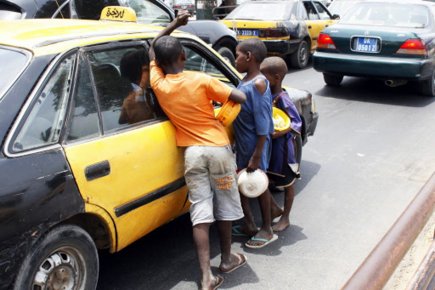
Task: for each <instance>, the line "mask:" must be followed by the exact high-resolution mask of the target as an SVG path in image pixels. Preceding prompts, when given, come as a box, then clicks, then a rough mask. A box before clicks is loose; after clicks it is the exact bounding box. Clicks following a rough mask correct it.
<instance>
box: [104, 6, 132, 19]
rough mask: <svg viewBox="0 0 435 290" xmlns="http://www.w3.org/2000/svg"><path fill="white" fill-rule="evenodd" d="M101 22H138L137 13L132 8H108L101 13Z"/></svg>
mask: <svg viewBox="0 0 435 290" xmlns="http://www.w3.org/2000/svg"><path fill="white" fill-rule="evenodd" d="M100 20H110V21H122V22H136V21H137V18H136V12H134V10H133V9H132V8H130V7H122V6H107V7H104V9H103V10H102V11H101V15H100Z"/></svg>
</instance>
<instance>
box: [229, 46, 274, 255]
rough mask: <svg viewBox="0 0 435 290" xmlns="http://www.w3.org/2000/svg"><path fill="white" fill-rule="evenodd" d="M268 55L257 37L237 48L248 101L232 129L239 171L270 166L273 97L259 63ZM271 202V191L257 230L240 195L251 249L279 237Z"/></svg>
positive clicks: (265, 198)
mask: <svg viewBox="0 0 435 290" xmlns="http://www.w3.org/2000/svg"><path fill="white" fill-rule="evenodd" d="M266 55H267V49H266V46H265V45H264V43H263V42H262V41H261V40H259V39H256V38H252V39H248V40H244V41H242V42H240V43H239V45H238V46H237V48H236V69H237V70H238V71H239V72H241V73H246V76H245V77H244V78H243V80H242V82H241V83H240V84H239V86H238V89H240V90H241V91H243V92H244V93H245V94H246V97H247V99H246V102H245V103H243V104H242V108H241V111H240V113H239V115H238V116H237V118H236V120H235V121H234V123H233V128H234V136H235V140H236V159H237V168H238V170H241V169H244V168H246V170H247V172H252V171H255V170H257V169H261V170H263V171H265V172H266V171H267V168H268V166H269V158H270V149H271V134H272V133H273V121H272V95H271V92H270V88H269V82H268V81H267V79H266V77H265V76H264V75H262V74H261V73H260V64H261V62H262V61H263V60H264V58H265V57H266ZM271 199H272V195H271V194H270V191H269V190H268V189H267V190H266V191H265V192H264V193H262V194H261V195H260V196H259V197H258V200H259V203H260V208H261V215H262V219H263V224H262V226H261V228H260V230H258V229H257V226H256V224H255V221H254V217H253V215H252V211H251V208H250V205H249V199H248V198H247V197H245V196H243V195H242V196H241V202H242V208H243V213H244V214H245V219H244V221H245V224H244V225H243V226H242V227H240V228H239V230H238V231H239V232H241V233H244V234H246V235H247V236H249V237H251V238H250V239H249V240H248V241H247V242H246V243H245V246H246V247H248V248H262V247H264V246H266V245H268V244H269V243H271V242H273V241H275V240H276V239H277V238H278V237H277V235H275V234H274V233H273V231H272V218H271V212H270V211H271V209H270V202H271ZM235 229H236V228H235ZM235 229H234V230H235ZM234 230H233V232H234Z"/></svg>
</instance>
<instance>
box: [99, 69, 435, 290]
mask: <svg viewBox="0 0 435 290" xmlns="http://www.w3.org/2000/svg"><path fill="white" fill-rule="evenodd" d="M285 84H286V85H288V86H292V87H296V88H300V89H306V90H309V91H311V92H312V94H313V95H314V96H315V100H316V103H317V108H318V111H319V114H320V118H319V123H318V125H317V130H316V133H315V135H314V136H312V137H310V138H309V141H308V143H307V144H306V145H305V146H304V148H303V162H302V170H301V172H302V179H301V180H300V181H298V182H297V183H296V185H295V188H296V194H297V196H296V199H295V202H294V205H293V210H292V213H291V223H292V225H291V227H290V228H289V229H288V230H287V231H285V232H284V233H282V234H280V235H279V240H278V241H276V242H274V243H273V244H271V245H270V246H268V247H266V248H264V249H259V250H251V249H246V248H244V247H243V243H244V242H245V239H240V238H237V239H235V240H234V243H233V249H234V250H235V251H240V252H244V253H245V254H246V255H247V256H248V265H247V266H244V267H243V268H241V269H240V270H237V271H235V272H233V273H231V274H228V275H225V276H224V277H225V282H224V284H223V286H222V288H221V289H240V290H244V289H255V290H257V289H258V290H263V289H297V290H299V289H303V290H319V289H327V290H329V289H339V288H340V287H341V286H342V285H343V284H344V283H345V282H346V280H347V279H348V278H349V277H350V275H351V274H352V273H353V272H354V271H355V270H356V268H357V267H358V266H359V264H360V263H361V262H362V261H363V260H364V258H365V257H366V256H367V255H368V254H369V252H370V251H371V250H372V249H373V247H374V246H375V245H376V244H377V242H378V241H379V240H380V239H381V238H382V237H383V235H384V234H385V233H386V232H387V231H388V229H389V228H390V226H391V225H392V223H393V222H394V221H395V220H396V219H397V218H398V216H399V215H400V214H401V213H402V211H403V210H404V209H405V207H406V206H407V205H408V203H409V202H410V201H411V200H412V198H413V197H414V196H415V194H416V193H417V192H418V191H419V189H420V188H421V187H422V186H423V184H424V183H425V181H426V180H427V179H428V178H429V177H430V176H431V175H432V173H433V172H435V150H434V148H435V146H434V145H435V134H434V133H433V132H435V114H434V112H435V99H434V98H432V99H431V98H428V97H422V96H420V95H418V94H417V93H414V92H415V91H416V90H415V88H414V87H413V86H412V85H407V86H403V87H396V88H388V87H386V86H384V84H383V83H382V82H377V81H372V80H362V79H356V78H345V79H344V81H343V84H342V87H340V88H330V87H325V86H324V82H323V78H322V75H321V74H320V73H317V72H315V71H314V70H313V69H312V68H308V69H305V70H302V71H291V72H290V73H289V74H288V75H287V77H286V80H285ZM274 196H275V198H277V199H278V200H279V201H280V202H281V203H282V195H281V194H279V193H278V194H274ZM255 205H256V204H255ZM218 253H219V249H218V239H217V235H216V228H213V230H212V258H213V259H212V266H214V270H215V271H216V272H217V268H216V267H217V266H218V265H219V261H220V257H219V256H218ZM198 280H199V270H198V264H197V259H196V255H195V252H194V246H193V241H192V237H191V226H190V221H189V217H188V215H186V216H183V217H181V218H179V219H177V220H176V221H174V222H172V223H170V224H168V225H167V226H164V227H163V228H161V229H158V230H156V231H155V232H153V233H151V234H150V235H148V236H146V237H145V238H143V239H141V240H140V241H138V242H136V243H134V244H133V245H131V246H129V247H127V248H126V249H124V250H123V251H121V252H120V253H117V254H114V255H105V256H103V257H101V272H100V281H99V287H98V289H99V290H114V289H153V290H157V289H197V281H198Z"/></svg>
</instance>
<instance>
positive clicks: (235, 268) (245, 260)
mask: <svg viewBox="0 0 435 290" xmlns="http://www.w3.org/2000/svg"><path fill="white" fill-rule="evenodd" d="M235 255H237V256H238V257H239V262H240V263H238V264H237V265H235V266H234V267H232V268H230V269H228V270H225V271H224V270H222V269H221V268H220V267H219V270H220V271H221V272H222V273H225V274H228V273H231V272H233V271H235V270H237V269H239V268H240V267H242V266H243V265H245V264H246V262H247V261H248V258H247V257H246V256H245V255H243V254H242V253H236V254H235Z"/></svg>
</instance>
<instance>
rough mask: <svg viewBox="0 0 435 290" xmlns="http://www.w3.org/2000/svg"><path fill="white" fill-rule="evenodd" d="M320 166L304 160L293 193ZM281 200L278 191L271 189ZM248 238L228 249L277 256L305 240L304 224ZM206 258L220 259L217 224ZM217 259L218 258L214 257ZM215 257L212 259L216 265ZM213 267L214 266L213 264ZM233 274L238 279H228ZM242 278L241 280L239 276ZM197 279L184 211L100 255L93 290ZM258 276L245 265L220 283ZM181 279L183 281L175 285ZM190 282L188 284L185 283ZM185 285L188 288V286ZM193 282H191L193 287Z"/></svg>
mask: <svg viewBox="0 0 435 290" xmlns="http://www.w3.org/2000/svg"><path fill="white" fill-rule="evenodd" d="M319 170H320V165H318V164H316V163H312V162H307V161H303V164H302V171H303V178H302V179H301V180H299V181H297V183H296V186H295V191H296V194H299V193H301V191H302V190H303V188H304V187H305V186H306V184H308V182H309V181H310V180H311V179H312V178H313V177H314V176H315V175H316V174H317V172H318V171H319ZM274 197H275V198H276V199H277V201H278V203H279V204H280V205H282V203H283V194H282V193H274ZM251 202H252V210H253V212H254V215H255V216H256V219H257V220H256V222H257V224H258V225H260V224H261V215H260V211H259V207H258V202H257V201H256V200H251ZM247 239H248V238H247V237H234V238H233V246H232V247H233V249H235V251H238V252H245V253H247V254H248V256H249V255H255V256H257V255H263V256H269V257H270V256H278V255H280V254H282V250H281V248H283V247H288V246H291V245H293V244H295V243H297V242H298V241H301V240H304V239H307V237H306V236H305V234H304V233H303V228H301V227H300V226H298V225H294V224H292V225H291V226H290V228H289V229H287V230H286V231H284V232H282V233H280V234H279V239H278V240H277V241H275V242H274V243H272V244H270V245H268V246H267V247H265V248H263V249H249V248H246V247H245V246H244V243H245V242H246V241H247ZM210 244H211V249H210V250H211V257H212V259H214V258H216V260H217V261H220V257H219V256H220V248H219V238H218V233H217V228H216V226H215V225H212V227H211V230H210ZM217 263H218V262H217ZM215 264H216V262H214V263H212V265H213V266H215ZM212 268H213V267H212ZM213 272H214V273H219V271H218V269H217V268H216V267H214V269H213ZM233 275H237V277H238V278H237V279H236V278H235V277H236V276H234V278H231V277H232V276H233ZM240 277H243V279H240ZM199 279H200V275H199V265H198V262H197V258H196V253H195V247H194V244H193V239H192V227H191V223H190V218H189V215H188V214H186V215H183V216H181V217H180V218H178V219H176V220H174V221H172V222H171V223H169V224H167V225H165V226H163V227H161V228H159V229H157V230H155V231H153V232H152V233H150V234H148V235H147V236H145V237H144V238H142V239H140V240H139V241H137V242H135V243H133V244H132V245H130V246H128V247H127V248H126V249H124V250H122V251H121V252H119V253H115V254H102V255H101V256H100V278H99V284H98V288H97V289H98V290H118V289H119V290H123V289H129V290H130V289H131V290H134V289H138V290H139V289H153V290H158V289H162V290H163V289H191V287H192V285H197V283H198V281H199ZM258 281H259V278H258V276H257V274H256V273H255V272H254V271H253V269H252V268H251V267H250V266H249V261H248V265H247V266H244V267H242V268H241V269H240V270H238V271H236V272H235V273H230V274H226V275H225V287H226V288H227V287H229V288H232V287H237V285H238V284H239V283H243V284H254V283H257V282H258ZM180 284H182V285H183V286H181V287H180ZM189 285H190V286H189ZM189 287H190V288H189ZM194 287H195V286H194Z"/></svg>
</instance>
